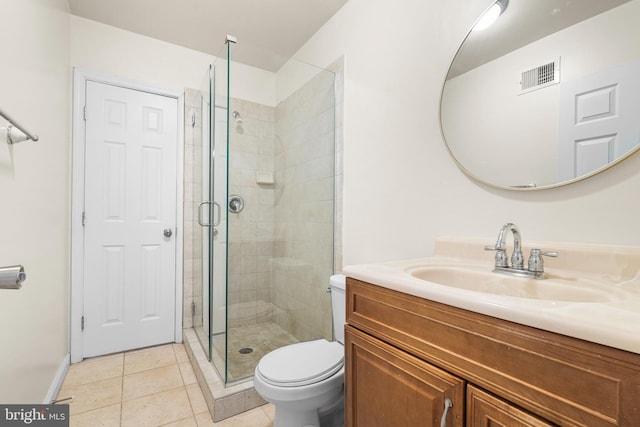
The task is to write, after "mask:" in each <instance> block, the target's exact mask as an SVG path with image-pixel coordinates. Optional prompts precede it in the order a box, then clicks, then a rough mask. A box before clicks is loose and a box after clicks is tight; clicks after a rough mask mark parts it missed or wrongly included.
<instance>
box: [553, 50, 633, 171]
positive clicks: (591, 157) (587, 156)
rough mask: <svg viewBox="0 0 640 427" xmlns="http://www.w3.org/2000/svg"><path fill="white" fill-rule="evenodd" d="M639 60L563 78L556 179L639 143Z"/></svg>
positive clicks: (603, 162) (599, 164)
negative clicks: (584, 74)
mask: <svg viewBox="0 0 640 427" xmlns="http://www.w3.org/2000/svg"><path fill="white" fill-rule="evenodd" d="M638 76H640V61H636V62H632V63H629V64H627V65H623V66H621V67H616V68H612V69H609V70H605V71H601V72H598V73H596V74H592V75H590V76H588V77H584V78H581V79H576V80H572V81H567V82H563V83H562V84H561V87H560V117H559V123H558V180H557V181H558V182H563V181H568V180H572V179H574V178H577V177H581V176H584V175H588V174H590V173H592V172H594V171H596V170H598V169H600V168H602V167H604V166H606V165H607V164H608V163H611V162H613V161H615V160H616V159H618V158H619V157H621V156H623V155H624V154H626V153H628V152H629V151H630V150H632V149H633V148H634V147H636V146H637V145H638V144H639V143H640V119H639V117H640V78H639V77H638Z"/></svg>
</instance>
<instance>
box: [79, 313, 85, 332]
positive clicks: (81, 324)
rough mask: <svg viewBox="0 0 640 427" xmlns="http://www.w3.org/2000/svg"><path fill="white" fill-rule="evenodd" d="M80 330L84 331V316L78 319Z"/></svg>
mask: <svg viewBox="0 0 640 427" xmlns="http://www.w3.org/2000/svg"><path fill="white" fill-rule="evenodd" d="M80 330H81V331H84V316H82V318H81V319H80Z"/></svg>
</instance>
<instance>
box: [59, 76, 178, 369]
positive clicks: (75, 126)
mask: <svg viewBox="0 0 640 427" xmlns="http://www.w3.org/2000/svg"><path fill="white" fill-rule="evenodd" d="M87 81H94V82H98V83H104V84H110V85H114V86H120V87H123V88H127V89H133V90H138V91H141V92H148V93H152V94H156V95H162V96H167V97H170V98H175V99H177V101H178V153H177V159H176V162H177V164H176V172H177V174H176V175H177V176H176V179H177V184H178V185H177V194H176V199H177V200H176V208H177V212H176V234H175V235H176V260H175V261H176V268H175V271H176V286H175V287H176V309H175V342H182V257H183V243H182V242H183V239H182V233H183V226H182V225H183V185H182V182H183V180H184V166H183V165H184V158H183V157H184V154H183V153H184V93H183V92H178V91H174V90H165V89H159V88H155V87H151V86H148V85H146V84H143V83H139V82H134V81H130V80H125V79H121V78H119V77H115V76H110V75H106V74H102V73H97V72H93V71H87V70H83V69H79V68H74V69H73V110H72V111H73V112H72V120H73V122H72V129H71V138H72V143H71V146H72V147H71V161H72V165H71V286H70V290H71V292H70V296H69V306H70V310H69V312H70V314H69V315H70V322H69V324H70V331H69V335H70V353H71V362H72V363H75V362H79V361H81V360H82V359H83V350H82V348H83V345H82V344H83V343H82V339H83V338H82V329H81V321H82V315H83V304H84V303H83V301H84V293H83V290H84V284H83V277H84V272H83V265H84V243H83V242H84V239H83V226H82V211H83V209H84V191H85V189H84V178H85V171H84V158H85V150H84V146H85V121H84V104H85V95H86V89H85V88H86V82H87Z"/></svg>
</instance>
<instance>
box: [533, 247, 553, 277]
mask: <svg viewBox="0 0 640 427" xmlns="http://www.w3.org/2000/svg"><path fill="white" fill-rule="evenodd" d="M543 256H549V257H553V258H556V257H557V256H558V252H552V251H542V250H540V249H531V254H530V255H529V271H532V272H534V273H542V272H544V261H543V259H542V257H543Z"/></svg>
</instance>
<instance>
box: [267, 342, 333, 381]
mask: <svg viewBox="0 0 640 427" xmlns="http://www.w3.org/2000/svg"><path fill="white" fill-rule="evenodd" d="M343 365H344V347H342V345H341V344H340V343H338V342H336V341H334V342H329V341H327V340H325V339H319V340H315V341H307V342H301V343H297V344H291V345H287V346H285V347H280V348H278V349H276V350H273V351H272V352H270V353H268V354H266V355H265V356H264V357H263V358H262V359H261V360H260V362H259V363H258V371H259V372H260V375H261V376H262V377H263V378H264V379H265V380H266V381H268V382H270V383H271V384H274V385H279V386H282V387H297V386H301V385H307V384H313V383H316V382H319V381H322V380H324V379H325V378H328V377H330V376H332V375H333V374H335V373H336V372H338V371H339V370H340V369H341V368H342V366H343Z"/></svg>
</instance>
